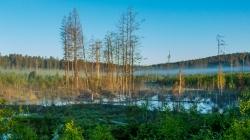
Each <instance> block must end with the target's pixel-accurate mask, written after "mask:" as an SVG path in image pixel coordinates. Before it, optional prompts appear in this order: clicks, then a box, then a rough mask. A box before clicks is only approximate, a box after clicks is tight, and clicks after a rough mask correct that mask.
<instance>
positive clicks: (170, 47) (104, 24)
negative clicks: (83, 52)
mask: <svg viewBox="0 0 250 140" xmlns="http://www.w3.org/2000/svg"><path fill="white" fill-rule="evenodd" d="M129 6H132V7H134V8H135V9H136V11H137V12H138V13H139V17H140V18H142V19H145V20H146V21H145V22H144V23H143V24H142V26H141V31H140V34H141V35H143V38H142V39H141V47H140V52H141V53H142V55H143V57H146V58H147V60H144V62H143V63H144V64H155V63H163V62H166V61H167V55H168V51H170V52H171V54H172V58H171V61H179V60H187V59H195V58H201V57H206V56H212V55H216V53H217V48H216V39H215V37H216V34H218V33H219V34H222V35H224V36H225V40H226V42H227V43H228V46H226V47H227V48H226V52H227V53H229V52H230V53H231V52H241V51H250V1H249V0H1V1H0V52H1V54H9V53H20V54H28V55H41V56H54V57H58V58H62V49H61V48H62V45H61V40H60V35H59V34H60V30H59V28H60V26H61V20H62V18H63V16H64V15H67V14H68V13H69V12H70V11H71V10H72V9H73V8H74V7H75V8H77V9H78V12H79V14H80V18H81V21H82V24H83V28H84V35H85V41H86V42H88V40H89V39H90V38H91V37H92V36H93V37H95V38H99V39H102V38H103V37H104V35H105V33H106V32H107V31H112V30H115V26H116V24H117V21H118V19H119V17H120V15H121V13H122V12H124V11H125V10H126V8H127V7H129Z"/></svg>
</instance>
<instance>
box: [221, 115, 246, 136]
mask: <svg viewBox="0 0 250 140" xmlns="http://www.w3.org/2000/svg"><path fill="white" fill-rule="evenodd" d="M225 139H229V140H249V139H250V119H247V120H240V121H239V120H235V121H234V123H233V125H232V126H231V128H230V129H229V130H228V131H227V133H226V134H225Z"/></svg>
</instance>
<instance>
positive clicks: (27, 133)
mask: <svg viewBox="0 0 250 140" xmlns="http://www.w3.org/2000/svg"><path fill="white" fill-rule="evenodd" d="M37 139H38V137H37V134H36V133H35V132H34V130H33V129H32V128H31V127H29V126H24V125H20V124H18V125H15V126H14V127H13V131H12V133H11V140H37Z"/></svg>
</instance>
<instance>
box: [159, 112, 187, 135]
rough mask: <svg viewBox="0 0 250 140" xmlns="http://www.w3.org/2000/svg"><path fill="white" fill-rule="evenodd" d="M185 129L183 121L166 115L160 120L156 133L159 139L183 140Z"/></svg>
mask: <svg viewBox="0 0 250 140" xmlns="http://www.w3.org/2000/svg"><path fill="white" fill-rule="evenodd" d="M186 127H187V126H186V124H185V123H184V122H183V120H181V119H179V118H178V117H173V116H169V115H166V116H164V117H163V118H162V119H161V120H160V124H159V125H158V133H159V135H160V139H169V140H176V139H185V136H186V133H187V131H186V130H187V129H186Z"/></svg>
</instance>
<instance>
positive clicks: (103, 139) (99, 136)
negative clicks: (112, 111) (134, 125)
mask: <svg viewBox="0 0 250 140" xmlns="http://www.w3.org/2000/svg"><path fill="white" fill-rule="evenodd" d="M89 138H90V140H114V138H113V136H112V134H111V131H110V129H109V128H108V127H105V126H102V125H97V126H96V127H95V128H94V129H93V130H92V131H91V133H90V136H89Z"/></svg>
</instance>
